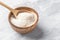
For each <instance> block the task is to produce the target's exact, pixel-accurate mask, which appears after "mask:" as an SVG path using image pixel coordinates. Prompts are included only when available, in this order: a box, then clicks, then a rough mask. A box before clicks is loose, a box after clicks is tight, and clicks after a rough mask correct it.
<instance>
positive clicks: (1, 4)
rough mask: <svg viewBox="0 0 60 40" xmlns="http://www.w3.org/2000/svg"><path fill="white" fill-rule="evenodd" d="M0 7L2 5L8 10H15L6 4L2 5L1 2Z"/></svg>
mask: <svg viewBox="0 0 60 40" xmlns="http://www.w3.org/2000/svg"><path fill="white" fill-rule="evenodd" d="M0 5H2V6H4V7H6V8H8V9H9V10H10V11H12V10H13V9H12V8H10V7H9V6H7V5H6V4H4V3H2V2H0Z"/></svg>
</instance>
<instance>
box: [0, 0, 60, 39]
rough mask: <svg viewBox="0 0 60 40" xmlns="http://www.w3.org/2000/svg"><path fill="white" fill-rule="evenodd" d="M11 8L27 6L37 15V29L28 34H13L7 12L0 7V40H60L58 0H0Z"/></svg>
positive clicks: (59, 7)
mask: <svg viewBox="0 0 60 40" xmlns="http://www.w3.org/2000/svg"><path fill="white" fill-rule="evenodd" d="M0 1H2V2H4V3H5V4H7V5H9V6H10V7H12V8H16V7H21V6H28V7H31V8H33V9H35V10H36V11H37V12H38V14H39V18H40V19H39V22H38V25H37V28H36V29H35V30H34V31H32V32H31V33H29V34H26V35H21V34H19V33H17V32H15V31H14V30H13V29H12V28H11V26H10V24H9V22H8V15H9V12H10V11H9V10H8V9H6V8H5V7H3V6H1V5H0V40H60V0H0Z"/></svg>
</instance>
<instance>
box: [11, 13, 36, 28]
mask: <svg viewBox="0 0 60 40" xmlns="http://www.w3.org/2000/svg"><path fill="white" fill-rule="evenodd" d="M35 19H36V14H33V13H28V12H23V13H19V14H18V16H17V17H16V19H15V18H14V17H13V16H12V17H11V22H12V24H14V25H16V26H18V27H28V26H29V25H32V24H33V23H34V21H35Z"/></svg>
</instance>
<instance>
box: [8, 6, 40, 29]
mask: <svg viewBox="0 0 60 40" xmlns="http://www.w3.org/2000/svg"><path fill="white" fill-rule="evenodd" d="M15 9H17V10H19V9H25V10H27V11H29V10H30V11H32V12H34V13H35V14H36V16H37V20H36V22H35V23H34V24H33V25H31V26H30V27H33V26H34V25H36V24H37V22H38V19H39V15H38V13H37V12H36V10H34V9H33V8H30V7H18V8H15ZM11 15H13V14H12V12H10V13H9V16H8V21H9V23H10V24H11V25H12V26H13V27H16V28H19V29H26V28H30V27H17V26H16V25H14V24H13V23H12V22H11V20H10V19H11Z"/></svg>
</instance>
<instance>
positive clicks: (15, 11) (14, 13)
mask: <svg viewBox="0 0 60 40" xmlns="http://www.w3.org/2000/svg"><path fill="white" fill-rule="evenodd" d="M0 4H1V5H2V6H4V7H6V8H7V9H9V10H10V11H11V12H12V13H13V15H14V17H15V18H16V16H17V13H18V12H19V10H16V9H12V8H10V7H9V6H7V5H5V4H4V3H2V2H0Z"/></svg>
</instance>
